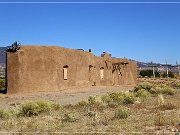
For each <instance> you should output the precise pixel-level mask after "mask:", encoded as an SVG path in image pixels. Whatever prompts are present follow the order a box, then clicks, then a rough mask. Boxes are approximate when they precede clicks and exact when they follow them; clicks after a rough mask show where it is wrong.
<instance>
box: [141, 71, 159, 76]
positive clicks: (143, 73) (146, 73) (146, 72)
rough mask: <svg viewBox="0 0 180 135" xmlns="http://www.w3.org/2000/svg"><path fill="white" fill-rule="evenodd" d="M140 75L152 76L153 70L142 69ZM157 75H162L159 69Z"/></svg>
mask: <svg viewBox="0 0 180 135" xmlns="http://www.w3.org/2000/svg"><path fill="white" fill-rule="evenodd" d="M139 75H140V76H142V77H146V76H147V77H149V78H150V77H151V76H153V70H141V71H140V73H139ZM155 77H160V73H159V72H158V71H155Z"/></svg>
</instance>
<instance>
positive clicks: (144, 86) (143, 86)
mask: <svg viewBox="0 0 180 135" xmlns="http://www.w3.org/2000/svg"><path fill="white" fill-rule="evenodd" d="M153 88H154V85H153V84H151V83H148V82H146V83H141V84H138V85H137V86H135V87H134V90H133V91H134V92H138V91H139V90H142V89H144V90H146V91H148V92H150V93H151V91H152V89H153Z"/></svg>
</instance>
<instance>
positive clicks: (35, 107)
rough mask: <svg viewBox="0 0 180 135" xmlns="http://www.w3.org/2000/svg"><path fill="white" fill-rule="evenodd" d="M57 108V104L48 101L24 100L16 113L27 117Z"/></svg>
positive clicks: (58, 106)
mask: <svg viewBox="0 0 180 135" xmlns="http://www.w3.org/2000/svg"><path fill="white" fill-rule="evenodd" d="M59 108H60V105H59V104H55V103H52V102H48V101H26V102H25V103H23V104H22V105H21V106H20V109H19V113H18V115H20V116H27V117H31V116H37V115H38V114H40V113H44V112H49V111H50V110H57V109H59Z"/></svg>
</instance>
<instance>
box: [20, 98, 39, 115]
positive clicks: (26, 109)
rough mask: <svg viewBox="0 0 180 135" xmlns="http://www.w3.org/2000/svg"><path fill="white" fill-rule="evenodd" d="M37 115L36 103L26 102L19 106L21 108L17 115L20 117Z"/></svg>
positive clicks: (37, 107)
mask: <svg viewBox="0 0 180 135" xmlns="http://www.w3.org/2000/svg"><path fill="white" fill-rule="evenodd" d="M38 113H39V106H38V104H37V103H36V102H33V101H28V102H25V103H23V104H22V105H21V108H20V110H19V115H22V116H27V117H31V116H36V115H38Z"/></svg>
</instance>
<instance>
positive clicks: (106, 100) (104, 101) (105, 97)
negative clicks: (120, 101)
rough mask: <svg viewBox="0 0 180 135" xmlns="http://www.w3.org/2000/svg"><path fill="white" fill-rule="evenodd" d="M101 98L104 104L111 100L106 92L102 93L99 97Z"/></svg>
mask: <svg viewBox="0 0 180 135" xmlns="http://www.w3.org/2000/svg"><path fill="white" fill-rule="evenodd" d="M101 100H102V102H103V103H106V104H109V103H110V102H111V101H112V99H111V98H110V96H109V95H108V94H106V95H103V96H102V97H101Z"/></svg>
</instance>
